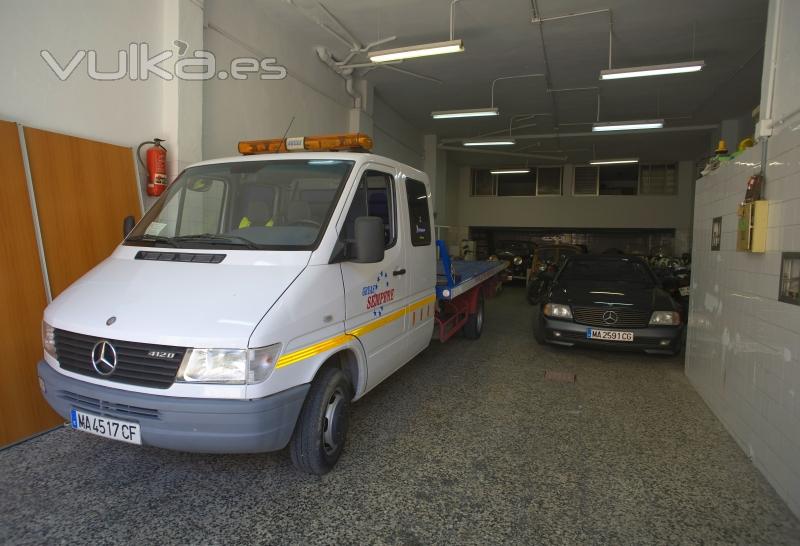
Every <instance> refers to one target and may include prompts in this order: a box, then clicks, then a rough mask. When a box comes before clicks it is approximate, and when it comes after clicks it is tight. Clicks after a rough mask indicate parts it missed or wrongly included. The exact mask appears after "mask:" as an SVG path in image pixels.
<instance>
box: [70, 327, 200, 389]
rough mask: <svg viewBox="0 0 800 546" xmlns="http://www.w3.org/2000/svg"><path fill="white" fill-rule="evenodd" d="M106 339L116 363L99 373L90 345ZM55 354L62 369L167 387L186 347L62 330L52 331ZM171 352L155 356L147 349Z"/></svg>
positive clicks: (143, 385) (124, 381)
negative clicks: (93, 363)
mask: <svg viewBox="0 0 800 546" xmlns="http://www.w3.org/2000/svg"><path fill="white" fill-rule="evenodd" d="M103 340H105V341H108V342H109V343H110V344H111V345H112V346H113V347H114V349H115V350H116V353H117V367H116V369H115V370H114V372H113V373H112V374H111V375H107V376H106V375H100V374H99V373H97V371H96V370H95V369H94V366H93V365H92V348H93V347H94V345H95V344H96V343H97V342H98V341H103ZM55 342H56V357H57V358H58V364H59V366H61V368H62V369H64V370H67V371H70V372H73V373H78V374H82V375H89V376H92V377H97V378H100V379H106V380H108V381H115V382H117V383H126V384H128V385H139V386H142V387H152V388H155V389H166V388H168V387H169V386H170V385H172V383H173V382H174V381H175V375H176V374H177V373H178V368H179V367H180V365H181V361H182V360H183V355H184V353H185V352H186V348H185V347H168V346H164V345H150V344H148V343H134V342H131V341H120V340H114V339H106V338H98V337H94V336H87V335H83V334H76V333H74V332H66V331H64V330H56V331H55ZM151 352H160V353H172V354H171V356H170V357H169V358H156V357H154V356H150V355H149V354H148V353H151Z"/></svg>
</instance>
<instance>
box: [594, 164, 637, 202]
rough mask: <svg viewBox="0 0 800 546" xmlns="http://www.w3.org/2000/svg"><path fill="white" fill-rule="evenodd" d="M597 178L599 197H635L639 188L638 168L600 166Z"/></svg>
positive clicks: (632, 166) (634, 165)
mask: <svg viewBox="0 0 800 546" xmlns="http://www.w3.org/2000/svg"><path fill="white" fill-rule="evenodd" d="M597 178H598V188H599V191H598V193H599V194H600V195H636V193H637V190H638V187H639V166H638V165H636V164H621V165H601V166H600V168H599V169H598V177H597Z"/></svg>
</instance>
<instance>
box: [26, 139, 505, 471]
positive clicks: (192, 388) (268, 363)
mask: <svg viewBox="0 0 800 546" xmlns="http://www.w3.org/2000/svg"><path fill="white" fill-rule="evenodd" d="M371 145H372V141H371V139H370V138H369V137H368V136H366V135H363V134H345V135H331V136H325V137H296V138H289V139H274V140H264V141H249V142H240V143H239V151H240V152H241V153H242V155H241V156H239V157H234V158H227V159H216V160H212V161H204V162H201V163H198V164H196V165H192V166H191V167H188V168H187V169H186V170H185V171H183V173H181V175H180V176H179V177H177V179H176V180H175V181H174V182H173V183H172V184H171V185H170V187H169V188H168V189H167V191H166V192H165V193H164V195H162V197H161V198H160V199H159V200H158V201H157V202H156V203H155V204H154V205H153V207H152V208H151V209H150V210H149V211H148V212H147V213H146V214H145V215H144V217H143V218H142V220H141V221H140V222H139V223H138V224H137V225H136V226H135V227H133V226H132V222H130V219H126V220H128V222H126V226H127V227H126V228H125V232H126V233H125V239H124V241H123V242H122V244H120V245H119V246H118V247H117V248H116V249H115V250H114V252H113V253H112V255H111V256H110V257H108V258H107V259H106V260H104V261H103V262H102V263H100V264H99V265H98V266H96V267H95V268H94V269H92V270H91V271H89V272H88V273H87V274H86V275H84V276H83V277H82V278H80V279H79V280H78V281H76V282H75V283H74V284H73V285H72V286H70V287H69V288H68V289H67V290H65V291H64V292H63V293H62V294H60V295H59V296H58V297H57V298H56V299H55V300H54V301H53V302H52V303H51V304H50V305H49V306H48V307H47V309H46V310H45V313H44V322H43V327H42V332H43V344H44V360H43V361H42V362H40V363H39V365H38V374H39V382H40V386H41V389H42V392H43V394H44V397H45V398H46V399H47V401H48V403H49V404H50V405H51V406H52V407H53V408H54V409H55V410H56V411H57V412H58V413H59V414H61V415H62V416H63V417H64V418H65V419H66V420H67V422H68V424H69V425H70V426H71V427H72V428H73V429H76V430H79V431H84V432H88V433H92V434H96V435H100V436H104V437H106V438H111V439H114V440H120V441H124V442H129V443H132V444H138V445H151V446H159V447H164V448H170V449H177V450H182V451H195V452H207V453H208V452H213V453H241V452H263V451H274V450H280V449H283V448H284V447H286V446H287V445H289V447H290V454H291V458H292V461H293V462H294V464H295V465H296V466H297V467H298V468H299V469H301V470H303V471H306V472H311V473H316V474H321V473H325V472H327V471H329V470H330V469H331V468H332V467H333V465H334V464H335V463H336V461H337V460H338V458H339V456H340V454H341V451H342V447H343V445H344V441H345V435H346V432H347V423H348V420H347V416H348V408H349V405H350V403H351V402H352V401H354V400H357V399H359V398H361V397H362V396H364V394H365V393H367V392H368V391H370V390H371V389H372V388H374V387H375V386H376V385H378V384H379V383H380V382H381V381H383V380H384V379H386V378H387V377H388V376H389V375H391V374H392V373H393V372H395V371H396V370H397V369H398V368H400V367H401V366H403V365H404V364H405V363H406V362H408V361H409V360H411V359H412V358H414V356H416V355H417V354H418V353H420V352H421V351H422V350H424V349H425V348H426V347H427V346H428V344H429V343H430V341H431V338H432V334H433V331H434V329H435V328H436V329H438V337H439V339H440V340H441V341H445V340H447V339H449V338H450V337H452V336H453V335H454V334H455V333H457V332H459V331H461V330H463V332H464V335H465V336H466V337H468V338H477V337H479V336H480V334H481V330H482V328H483V317H484V312H483V300H484V297H489V296H491V295H492V294H494V291H495V285H496V283H497V282H499V279H498V274H499V273H500V272H501V271H502V270H503V269H504V268H505V266H506V264H505V263H504V262H457V261H451V260H450V259H449V256H448V255H447V251H446V247H445V246H444V244H441V243H440V242H439V244H438V246H439V249H440V255H441V261H439V262H438V266H437V250H436V249H437V244H435V243H436V241H434V236H433V219H432V214H431V207H430V189H429V182H428V177H427V176H426V175H425V173H423V172H421V171H418V170H416V169H414V168H412V167H409V166H407V165H404V164H401V163H398V162H397V161H393V160H391V159H387V158H385V157H381V156H377V155H373V154H370V153H368V150H369V149H370V148H371ZM437 267H438V271H437Z"/></svg>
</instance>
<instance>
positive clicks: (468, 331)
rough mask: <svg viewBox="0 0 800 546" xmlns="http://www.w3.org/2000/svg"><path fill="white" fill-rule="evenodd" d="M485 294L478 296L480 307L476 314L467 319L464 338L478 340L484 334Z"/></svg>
mask: <svg viewBox="0 0 800 546" xmlns="http://www.w3.org/2000/svg"><path fill="white" fill-rule="evenodd" d="M483 319H484V312H483V294H480V295H478V307H477V309H475V312H474V313H472V314H471V315H470V316H469V318H467V322H466V324H464V337H465V338H467V339H478V338H479V337H481V333H483Z"/></svg>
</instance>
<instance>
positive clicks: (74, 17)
mask: <svg viewBox="0 0 800 546" xmlns="http://www.w3.org/2000/svg"><path fill="white" fill-rule="evenodd" d="M89 14H91V15H89ZM179 22H180V24H179ZM192 24H194V26H192ZM201 29H202V10H201V8H200V6H199V5H198V4H196V3H194V2H192V1H191V0H175V1H172V2H160V1H158V0H144V1H140V0H118V1H115V2H107V1H104V0H71V1H67V0H53V1H50V2H48V3H47V4H46V5H45V4H42V3H40V2H30V1H26V0H4V1H3V2H2V3H0V73H2V74H3V83H2V85H0V118H2V119H6V120H9V121H16V122H19V123H22V124H23V125H27V126H30V127H36V128H40V129H46V130H49V131H55V132H60V133H66V134H70V135H75V136H79V137H84V138H89V139H93V140H99V141H103V142H109V143H113V144H119V145H123V146H132V147H136V146H137V145H138V144H139V143H140V142H142V141H145V140H151V139H152V138H153V137H160V138H166V139H167V140H168V143H167V146H168V148H169V151H170V160H171V164H170V167H171V172H170V174H171V175H174V174H176V173H175V171H177V169H178V163H177V162H178V161H179V160H183V161H186V162H190V161H197V160H199V159H200V154H199V146H198V145H197V144H196V143H195V144H194V145H192V143H191V139H187V140H186V141H185V144H186V146H187V147H186V148H185V150H184V155H181V152H180V151H179V150H178V149H177V148H175V149H173V148H172V147H170V146H171V144H176V143H177V140H178V131H179V129H178V124H179V120H178V116H177V115H172V112H171V109H172V108H173V107H175V108H176V106H175V104H177V95H176V96H175V98H176V100H175V101H174V102H173V101H172V100H171V99H170V93H169V92H168V87H170V88H174V89H176V90H177V87H178V86H177V83H176V82H172V83H167V82H165V81H164V80H162V79H159V78H156V77H150V78H149V79H148V80H147V81H141V80H137V81H134V80H131V79H129V78H127V77H125V78H122V79H120V80H117V81H97V80H93V79H91V78H90V77H89V76H88V72H87V60H86V59H84V60H83V61H82V62H81V64H79V65H78V67H77V69H76V70H75V71H74V73H73V74H72V75H71V76H70V77H69V78H68V79H67V80H66V81H61V80H59V79H58V78H57V77H56V75H55V74H54V73H53V72H52V71H51V70H50V68H49V67H48V66H47V64H46V63H45V61H44V60H43V59H42V58H41V56H40V51H41V50H48V51H50V52H51V53H52V54H53V55H54V56H55V58H56V60H58V61H59V63H60V64H61V65H62V66H65V65H66V64H67V62H68V60H69V59H70V58H72V56H73V55H74V54H75V53H76V52H77V51H78V50H81V49H84V50H90V49H93V50H96V51H97V58H98V64H99V69H100V70H102V71H114V70H116V69H117V68H118V59H117V52H118V51H119V50H127V49H128V47H129V44H131V43H147V44H149V45H150V54H151V56H152V55H155V54H156V53H157V52H159V51H163V50H165V49H170V48H172V47H173V46H172V44H171V42H172V40H173V39H178V38H181V39H185V40H187V41H190V42H192V45H193V46H195V47H200V46H202V34H201ZM198 33H199V34H200V38H197V37H196V36H197V35H198ZM181 85H183V84H181ZM196 88H197V89H199V86H196ZM176 93H177V91H176ZM190 94H191V93H190ZM201 101H202V98H199V99H197V98H195V100H194V101H183V102H182V104H183V110H182V116H183V118H184V119H187V118H188V119H193V118H194V119H195V120H196V119H199V117H200V104H201ZM197 140H198V141H199V139H197Z"/></svg>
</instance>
